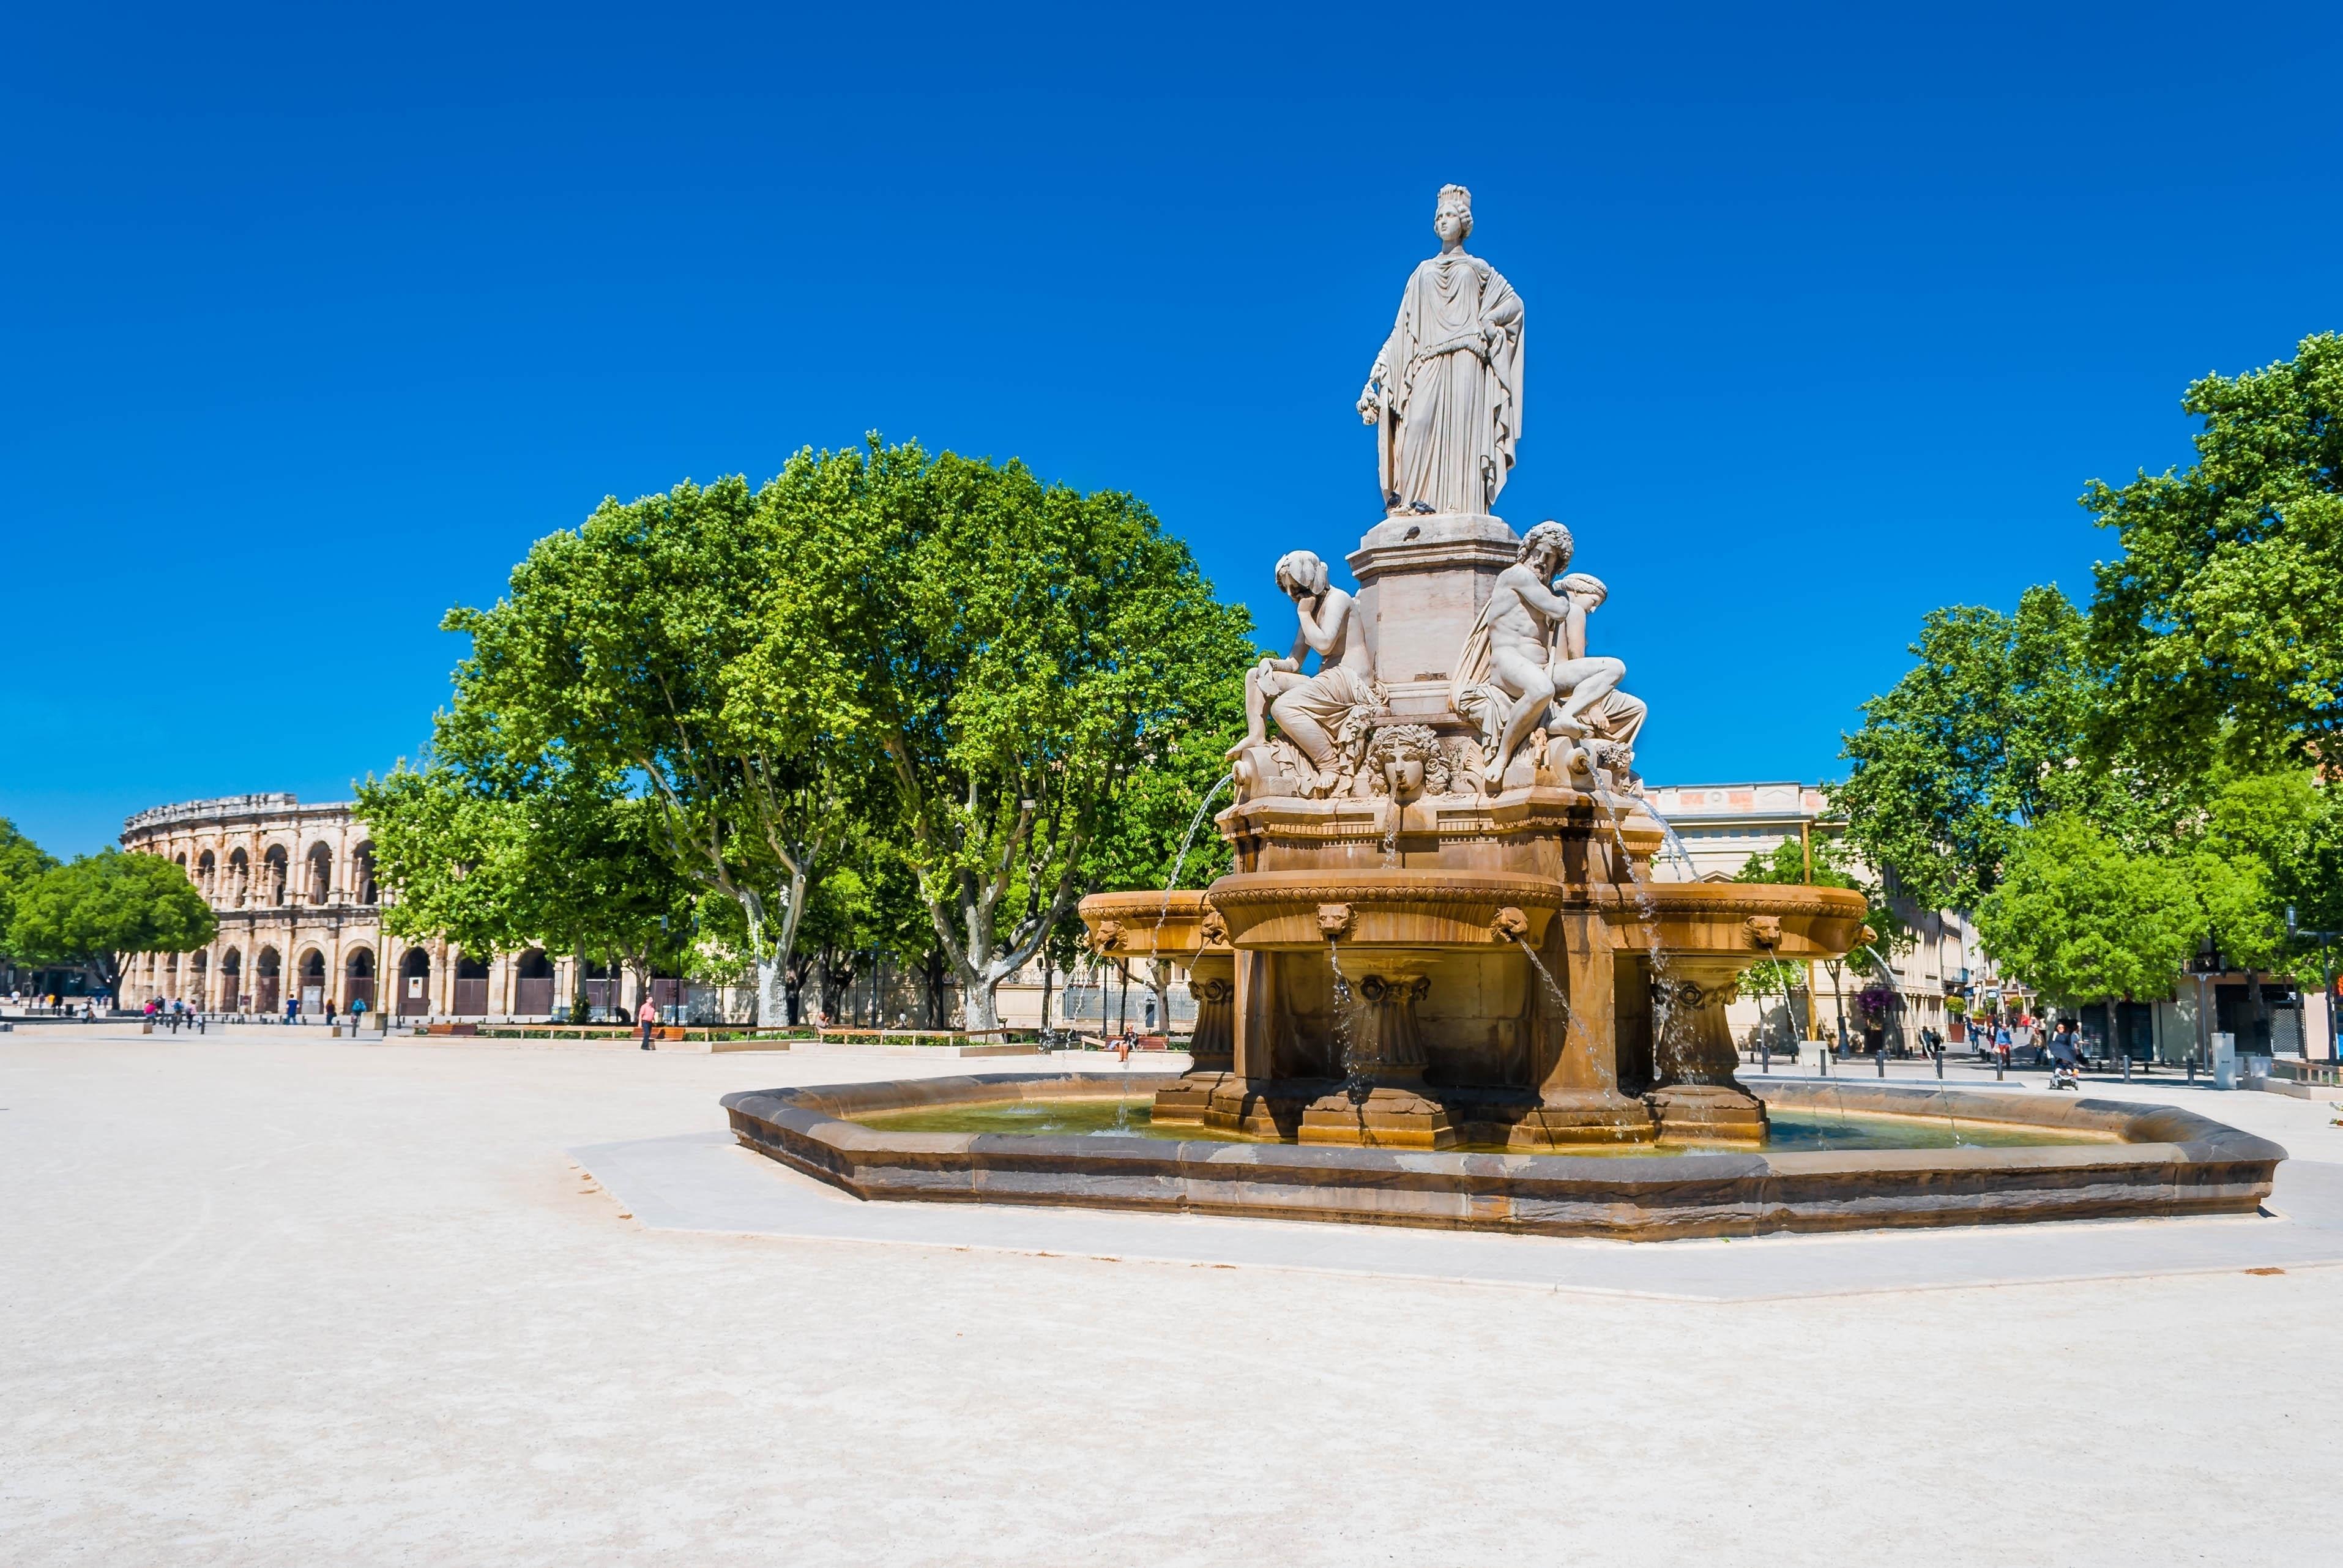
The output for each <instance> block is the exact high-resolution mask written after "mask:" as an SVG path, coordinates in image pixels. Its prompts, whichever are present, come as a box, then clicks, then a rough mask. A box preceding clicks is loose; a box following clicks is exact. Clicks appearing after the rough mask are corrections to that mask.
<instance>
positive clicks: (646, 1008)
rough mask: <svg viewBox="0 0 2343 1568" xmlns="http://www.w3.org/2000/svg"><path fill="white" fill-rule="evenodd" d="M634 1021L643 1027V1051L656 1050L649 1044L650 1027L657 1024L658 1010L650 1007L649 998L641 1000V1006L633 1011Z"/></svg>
mask: <svg viewBox="0 0 2343 1568" xmlns="http://www.w3.org/2000/svg"><path fill="white" fill-rule="evenodd" d="M635 1021H636V1022H637V1023H639V1024H641V1025H642V1026H643V1049H644V1050H658V1049H659V1047H657V1046H655V1045H653V1044H652V1043H651V1025H653V1024H655V1023H657V1022H659V1009H658V1008H656V1007H654V1006H652V1005H651V999H650V998H649V996H645V997H644V998H643V1004H642V1006H640V1007H639V1008H637V1009H635Z"/></svg>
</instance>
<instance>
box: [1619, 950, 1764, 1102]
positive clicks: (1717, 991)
mask: <svg viewBox="0 0 2343 1568" xmlns="http://www.w3.org/2000/svg"><path fill="white" fill-rule="evenodd" d="M1745 961H1746V960H1743V959H1741V958H1739V957H1733V958H1720V957H1716V956H1712V955H1701V956H1690V955H1687V956H1680V957H1676V958H1673V959H1671V960H1669V962H1668V964H1667V965H1666V968H1665V970H1664V972H1663V973H1661V974H1658V975H1656V976H1654V978H1653V980H1652V1006H1653V1010H1654V1013H1655V1014H1657V1015H1658V1016H1657V1018H1656V1019H1655V1021H1654V1040H1655V1041H1656V1050H1655V1054H1656V1061H1655V1063H1654V1065H1655V1066H1656V1068H1657V1069H1658V1072H1659V1082H1658V1084H1657V1086H1656V1087H1654V1089H1653V1090H1652V1091H1651V1092H1650V1093H1649V1094H1646V1095H1645V1096H1644V1103H1645V1104H1646V1105H1648V1106H1650V1107H1651V1108H1652V1115H1653V1117H1654V1119H1655V1120H1656V1121H1658V1122H1659V1125H1660V1136H1661V1137H1662V1138H1664V1139H1670V1140H1688V1141H1695V1142H1703V1143H1749V1144H1758V1143H1763V1142H1765V1103H1764V1102H1763V1101H1760V1100H1758V1099H1757V1097H1756V1096H1755V1095H1754V1094H1751V1093H1750V1092H1749V1091H1747V1090H1745V1089H1744V1088H1742V1087H1741V1081H1740V1080H1739V1079H1738V1078H1736V1077H1735V1069H1736V1068H1737V1067H1738V1066H1739V1065H1740V1057H1739V1054H1738V1053H1737V1052H1736V1051H1735V1050H1734V1049H1733V1030H1732V1028H1731V1026H1730V1025H1729V1024H1728V1023H1727V1022H1726V1020H1725V1004H1726V1003H1728V1002H1730V1001H1731V1000H1733V996H1734V990H1735V980H1736V979H1737V977H1738V976H1739V973H1740V970H1741V968H1742V966H1743V964H1744V963H1745Z"/></svg>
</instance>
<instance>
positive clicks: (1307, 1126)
mask: <svg viewBox="0 0 2343 1568" xmlns="http://www.w3.org/2000/svg"><path fill="white" fill-rule="evenodd" d="M1296 1141H1298V1142H1302V1143H1332V1144H1342V1145H1345V1146H1350V1147H1363V1148H1368V1149H1453V1148H1454V1147H1455V1146H1456V1145H1457V1144H1458V1143H1460V1142H1462V1141H1463V1139H1462V1138H1460V1137H1459V1136H1458V1135H1457V1131H1456V1126H1455V1123H1454V1121H1453V1120H1452V1119H1451V1118H1450V1116H1449V1112H1448V1107H1447V1106H1445V1105H1443V1104H1442V1103H1441V1102H1440V1101H1437V1100H1434V1099H1433V1098H1431V1097H1430V1096H1429V1095H1426V1094H1423V1093H1419V1092H1417V1091H1413V1090H1410V1089H1403V1088H1394V1087H1392V1086H1390V1085H1387V1084H1373V1085H1369V1084H1365V1083H1353V1084H1345V1085H1341V1086H1338V1087H1336V1088H1335V1089H1334V1090H1332V1091H1331V1092H1329V1093H1325V1094H1322V1095H1320V1096H1318V1098H1316V1099H1315V1100H1312V1101H1311V1102H1310V1103H1309V1104H1308V1105H1307V1106H1306V1107H1304V1108H1303V1110H1302V1126H1301V1131H1300V1134H1299V1136H1298V1138H1297V1140H1296Z"/></svg>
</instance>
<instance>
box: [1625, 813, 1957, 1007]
mask: <svg viewBox="0 0 2343 1568" xmlns="http://www.w3.org/2000/svg"><path fill="white" fill-rule="evenodd" d="M1645 799H1646V800H1647V801H1648V802H1649V803H1650V805H1651V808H1652V809H1653V811H1654V813H1655V814H1657V815H1658V816H1659V817H1660V818H1661V819H1663V820H1664V821H1665V822H1667V823H1668V824H1669V825H1670V826H1671V827H1673V828H1674V830H1675V835H1676V838H1677V839H1678V840H1679V841H1680V842H1681V843H1682V845H1683V847H1684V853H1683V854H1682V855H1681V856H1676V855H1663V856H1662V857H1661V859H1660V860H1659V862H1658V863H1657V865H1656V866H1655V868H1654V874H1655V875H1657V876H1659V877H1660V878H1662V879H1665V880H1672V881H1673V880H1697V881H1728V880H1730V879H1733V878H1734V877H1735V876H1737V875H1739V873H1740V871H1741V868H1742V867H1743V866H1745V865H1746V864H1748V861H1749V857H1750V856H1752V855H1763V854H1768V853H1771V852H1772V851H1773V849H1775V846H1777V845H1780V844H1782V843H1785V842H1796V841H1798V840H1801V839H1804V840H1805V841H1806V842H1808V843H1809V844H1810V845H1815V846H1819V845H1820V844H1821V843H1822V842H1823V840H1824V839H1826V838H1831V837H1835V835H1836V833H1837V832H1838V830H1839V828H1838V824H1836V823H1834V822H1832V821H1830V820H1829V819H1828V818H1827V816H1826V815H1825V800H1824V799H1823V791H1822V789H1821V787H1820V786H1819V785H1815V784H1801V783H1796V782H1788V783H1726V784H1666V785H1658V786H1654V787H1653V788H1651V789H1647V790H1646V791H1645ZM1865 874H1866V875H1867V874H1868V873H1865ZM1889 905H1890V907H1891V908H1893V909H1894V910H1895V911H1896V914H1897V915H1899V916H1900V917H1902V918H1903V920H1904V921H1905V923H1906V925H1908V926H1910V927H1911V929H1912V934H1913V937H1914V939H1915V940H1914V942H1913V945H1912V947H1911V948H1910V949H1909V950H1906V951H1905V952H1902V953H1896V954H1893V955H1889V956H1888V957H1887V969H1888V972H1889V974H1891V975H1892V976H1893V977H1894V984H1895V987H1896V992H1897V994H1898V995H1899V996H1901V997H1902V999H1903V1002H1904V1010H1905V1018H1904V1021H1905V1028H1906V1031H1907V1032H1908V1033H1910V1034H1913V1035H1916V1034H1917V1033H1918V1032H1919V1030H1921V1029H1922V1028H1923V1027H1924V1026H1925V1027H1926V1028H1930V1029H1934V1030H1938V1031H1939V1032H1941V1033H1943V1034H1945V1035H1946V1036H1947V1037H1948V1038H1957V1030H1956V1029H1955V1028H1954V1026H1953V1020H1952V1019H1951V1018H1950V1017H1949V1016H1948V1014H1947V1011H1946V1007H1945V999H1946V997H1947V996H1952V995H1959V996H1964V997H1967V996H1974V995H1976V994H1977V993H1978V992H1980V991H1986V992H1991V991H1995V990H1997V988H1998V984H1999V982H1998V980H1997V979H1996V975H1995V971H1994V969H1993V964H1992V960H1990V959H1989V958H1988V957H1987V956H1986V952H1985V950H1984V949H1983V948H1981V947H1980V946H1979V945H1978V942H1977V935H1976V927H1974V926H1973V925H1971V924H1970V923H1969V921H1968V919H1967V917H1966V916H1965V915H1963V914H1961V913H1960V912H1959V911H1957V910H1924V909H1921V908H1919V907H1918V906H1917V905H1916V904H1913V903H1912V902H1911V901H1910V900H1904V899H1898V898H1896V897H1894V896H1893V895H1892V894H1891V896H1890V899H1889ZM1814 967H1815V970H1816V973H1815V1007H1816V1011H1817V1012H1818V1013H1819V1014H1820V1015H1821V1019H1822V1022H1823V1025H1824V1028H1825V1031H1828V1030H1831V1029H1832V1028H1833V1027H1834V1026H1835V1024H1836V1022H1837V1018H1836V1010H1837V1009H1836V1002H1835V998H1834V995H1833V989H1832V982H1831V977H1830V976H1829V975H1828V974H1827V973H1825V972H1823V966H1821V965H1819V964H1817V965H1815V966H1814ZM1880 978H1881V977H1879V975H1878V972H1877V970H1876V969H1875V968H1874V967H1871V966H1869V965H1867V964H1865V963H1863V962H1861V961H1860V955H1856V956H1855V958H1851V959H1850V960H1849V961H1848V962H1847V963H1846V964H1845V965H1844V966H1842V968H1841V970H1840V974H1839V984H1840V986H1841V987H1843V988H1844V990H1845V992H1846V995H1847V997H1848V999H1849V1000H1850V1001H1851V1000H1852V998H1853V997H1854V996H1855V994H1856V993H1858V992H1860V991H1861V990H1863V989H1864V988H1865V986H1866V985H1870V984H1872V983H1874V982H1875V980H1878V979H1880ZM1779 1005H1780V1004H1779V1002H1778V1001H1777V1002H1776V1003H1775V1006H1776V1008H1777V1009H1778V1007H1779ZM1762 1008H1763V1004H1762V1003H1761V1002H1760V1001H1759V1000H1756V999H1754V998H1747V997H1745V998H1743V999H1742V1000H1739V1001H1736V1002H1735V1003H1734V1004H1733V1007H1732V1010H1731V1015H1732V1019H1733V1024H1734V1029H1735V1032H1736V1033H1740V1032H1744V1031H1745V1030H1749V1029H1751V1028H1753V1027H1755V1024H1756V1022H1757V1020H1758V1018H1759V1016H1760V1014H1761V1011H1762ZM1848 1014H1849V1018H1850V1020H1852V1018H1853V1008H1852V1006H1850V1007H1849V1009H1848Z"/></svg>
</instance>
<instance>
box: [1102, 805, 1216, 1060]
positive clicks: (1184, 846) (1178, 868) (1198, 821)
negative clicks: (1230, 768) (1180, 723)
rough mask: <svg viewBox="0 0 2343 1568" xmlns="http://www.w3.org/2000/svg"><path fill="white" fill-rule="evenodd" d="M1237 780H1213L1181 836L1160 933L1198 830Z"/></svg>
mask: <svg viewBox="0 0 2343 1568" xmlns="http://www.w3.org/2000/svg"><path fill="white" fill-rule="evenodd" d="M1235 778H1236V775H1235V774H1234V773H1223V774H1222V775H1221V776H1220V777H1219V778H1218V779H1213V780H1212V788H1211V789H1207V790H1205V791H1204V798H1203V799H1202V800H1201V801H1199V802H1197V805H1196V814H1195V815H1194V816H1192V817H1191V818H1189V819H1188V830H1187V831H1186V832H1185V833H1182V835H1181V836H1180V853H1179V855H1178V857H1177V858H1176V859H1173V860H1172V877H1171V879H1170V880H1169V881H1167V882H1165V883H1164V884H1163V907H1162V908H1161V910H1157V911H1156V914H1155V929H1156V930H1157V931H1158V932H1159V933H1160V932H1161V930H1163V922H1164V920H1166V919H1167V918H1169V916H1170V915H1171V913H1172V891H1173V890H1175V889H1177V888H1178V887H1179V886H1180V873H1181V872H1182V870H1183V869H1186V867H1187V864H1188V847H1189V846H1190V845H1192V844H1193V843H1194V842H1195V841H1196V829H1199V828H1201V827H1202V826H1203V825H1204V813H1205V812H1207V811H1209V810H1211V809H1212V801H1213V799H1214V798H1216V797H1217V796H1218V795H1219V794H1220V792H1221V791H1222V790H1223V789H1227V788H1228V787H1229V785H1230V783H1231V782H1232V781H1233V780H1234V779H1235ZM1101 1016H1104V1015H1103V1014H1101ZM1164 1022H1165V1023H1166V1024H1169V1023H1170V1022H1171V1020H1169V1019H1166V1020H1164Z"/></svg>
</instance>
